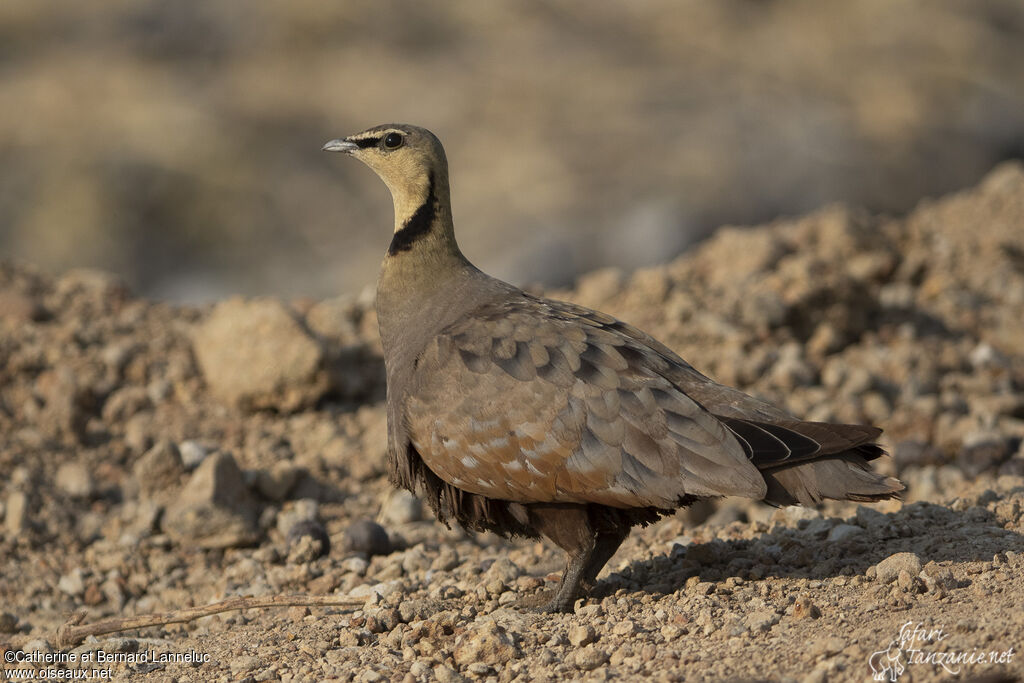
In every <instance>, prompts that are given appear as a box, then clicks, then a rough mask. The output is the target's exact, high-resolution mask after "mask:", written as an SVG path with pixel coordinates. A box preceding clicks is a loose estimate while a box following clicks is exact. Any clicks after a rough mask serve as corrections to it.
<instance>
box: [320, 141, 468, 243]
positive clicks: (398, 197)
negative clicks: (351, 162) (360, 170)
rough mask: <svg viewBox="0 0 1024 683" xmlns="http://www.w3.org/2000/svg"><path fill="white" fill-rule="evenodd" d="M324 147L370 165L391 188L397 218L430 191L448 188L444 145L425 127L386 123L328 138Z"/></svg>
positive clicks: (412, 209)
mask: <svg viewBox="0 0 1024 683" xmlns="http://www.w3.org/2000/svg"><path fill="white" fill-rule="evenodd" d="M323 149H324V151H326V152H342V153H344V154H348V155H350V156H354V157H355V158H356V159H359V160H360V161H362V162H363V163H364V164H366V165H367V166H369V167H370V168H372V169H373V170H374V172H376V174H377V175H379V176H380V178H381V180H383V181H384V183H385V184H386V185H387V186H388V189H389V190H391V195H392V197H393V198H394V201H395V214H396V218H399V217H403V216H404V215H408V214H411V213H412V212H414V211H415V210H416V209H417V208H418V207H419V206H420V205H421V204H422V203H423V202H424V201H425V200H426V198H427V197H428V196H429V195H430V193H431V191H433V192H434V193H435V194H436V193H438V192H439V191H440V190H441V186H444V189H445V190H447V183H448V160H447V159H446V158H445V154H444V148H443V147H442V146H441V142H440V140H438V139H437V137H435V136H434V134H433V133H431V132H430V131H429V130H427V129H426V128H420V127H418V126H410V125H407V124H400V123H388V124H385V125H382V126H374V127H373V128H369V129H367V130H364V131H363V132H362V133H356V134H355V135H350V136H348V137H347V138H338V139H336V140H331V141H330V142H328V143H327V144H325V145H324V147H323ZM396 227H397V226H396Z"/></svg>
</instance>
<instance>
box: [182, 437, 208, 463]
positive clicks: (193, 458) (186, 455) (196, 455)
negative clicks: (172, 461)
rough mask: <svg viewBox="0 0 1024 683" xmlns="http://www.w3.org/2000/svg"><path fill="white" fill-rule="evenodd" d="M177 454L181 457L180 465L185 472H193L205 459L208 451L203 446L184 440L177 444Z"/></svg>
mask: <svg viewBox="0 0 1024 683" xmlns="http://www.w3.org/2000/svg"><path fill="white" fill-rule="evenodd" d="M178 454H179V455H180V457H181V464H182V465H184V466H185V469H187V470H194V469H195V468H197V467H199V464H200V463H201V462H203V460H205V459H206V456H207V455H208V454H209V450H208V449H207V448H206V446H204V445H203V444H201V443H199V442H198V441H195V440H192V439H186V440H185V441H182V442H181V443H180V444H178Z"/></svg>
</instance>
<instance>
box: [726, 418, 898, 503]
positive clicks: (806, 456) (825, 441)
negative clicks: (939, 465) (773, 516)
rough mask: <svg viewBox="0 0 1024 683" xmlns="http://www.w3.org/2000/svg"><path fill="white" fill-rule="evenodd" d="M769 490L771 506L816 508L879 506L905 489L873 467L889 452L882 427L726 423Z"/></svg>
mask: <svg viewBox="0 0 1024 683" xmlns="http://www.w3.org/2000/svg"><path fill="white" fill-rule="evenodd" d="M720 419H721V420H722V421H723V423H725V425H726V427H728V428H729V430H730V431H732V433H733V435H734V436H735V437H736V438H737V439H738V440H739V441H740V443H741V445H742V446H743V448H744V450H745V451H746V452H747V456H748V457H749V458H750V460H751V462H752V463H753V464H754V465H755V466H756V467H757V468H758V470H760V471H761V474H762V476H764V480H765V482H766V483H767V485H768V492H767V494H766V495H765V497H764V501H765V502H766V503H769V504H771V505H816V504H817V503H820V502H821V501H822V499H824V498H833V499H835V500H856V501H865V502H870V501H876V500H884V499H886V498H896V497H899V494H900V492H902V491H903V490H905V488H906V487H905V486H904V485H903V483H902V482H901V481H899V480H898V479H894V478H893V477H887V476H885V475H882V474H879V473H877V472H875V471H873V470H872V469H871V466H870V465H869V464H868V462H869V461H870V460H874V459H875V458H878V457H879V456H882V455H885V451H884V450H883V449H882V447H881V446H879V445H878V444H877V443H875V439H877V438H878V435H879V434H881V433H882V430H880V429H878V428H876V427H866V426H863V425H844V424H832V423H825V422H801V421H799V420H792V421H780V422H774V423H766V422H759V421H753V420H745V419H738V418H724V417H723V418H720Z"/></svg>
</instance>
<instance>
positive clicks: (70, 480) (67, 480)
mask: <svg viewBox="0 0 1024 683" xmlns="http://www.w3.org/2000/svg"><path fill="white" fill-rule="evenodd" d="M54 483H56V485H57V488H58V489H60V490H61V491H63V492H64V493H66V494H68V495H69V496H72V497H74V498H91V497H92V496H94V495H95V494H96V483H95V482H94V481H93V478H92V473H90V472H89V469H88V468H87V467H86V466H85V465H84V464H83V463H81V462H78V461H72V462H66V463H64V464H62V465H61V466H60V467H58V468H57V474H56V476H55V477H54Z"/></svg>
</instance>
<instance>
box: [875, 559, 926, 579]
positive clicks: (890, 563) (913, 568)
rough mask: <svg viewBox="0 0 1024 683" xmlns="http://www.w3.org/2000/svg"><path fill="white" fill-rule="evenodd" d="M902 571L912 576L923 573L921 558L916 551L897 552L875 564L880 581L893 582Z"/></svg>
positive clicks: (877, 577) (876, 576)
mask: <svg viewBox="0 0 1024 683" xmlns="http://www.w3.org/2000/svg"><path fill="white" fill-rule="evenodd" d="M901 571H906V572H907V573H908V574H909V575H910V576H917V575H918V574H920V573H921V558H919V557H918V556H917V555H915V554H914V553H896V554H895V555H890V556H889V557H887V558H885V559H884V560H882V561H881V562H879V563H878V564H877V565H875V578H876V579H877V580H878V582H879V583H891V582H892V581H894V580H896V578H897V577H899V574H900V572H901Z"/></svg>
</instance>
